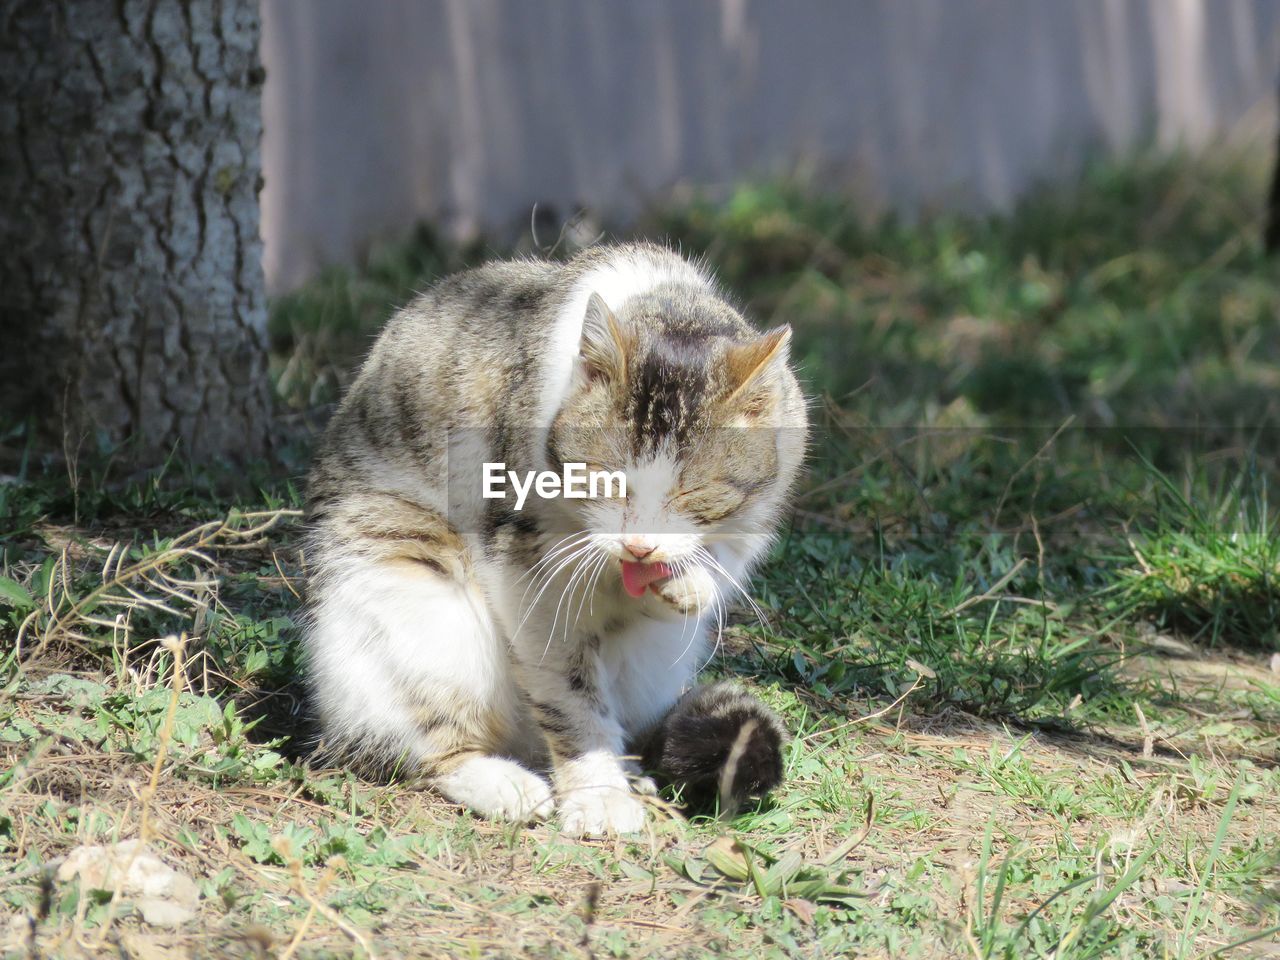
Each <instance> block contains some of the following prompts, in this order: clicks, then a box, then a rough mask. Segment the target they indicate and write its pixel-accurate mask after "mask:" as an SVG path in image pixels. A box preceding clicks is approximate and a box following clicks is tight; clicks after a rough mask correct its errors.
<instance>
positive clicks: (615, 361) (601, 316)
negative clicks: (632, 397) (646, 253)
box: [578, 293, 628, 383]
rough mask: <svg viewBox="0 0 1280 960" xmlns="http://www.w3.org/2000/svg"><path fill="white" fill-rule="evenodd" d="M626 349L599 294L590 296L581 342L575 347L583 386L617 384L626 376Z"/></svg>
mask: <svg viewBox="0 0 1280 960" xmlns="http://www.w3.org/2000/svg"><path fill="white" fill-rule="evenodd" d="M627 347H628V340H627V336H626V334H625V333H624V332H623V330H622V327H621V326H619V324H618V318H617V317H615V316H614V315H613V311H612V310H610V309H609V305H608V304H607V303H605V302H604V298H603V297H601V296H600V294H598V293H593V294H591V297H590V298H589V299H588V300H587V313H586V316H584V317H583V318H582V340H581V342H580V344H579V346H578V363H579V364H580V367H581V372H582V375H583V380H584V382H591V381H593V380H608V381H610V382H612V383H621V382H622V380H623V378H624V377H625V376H626V372H627Z"/></svg>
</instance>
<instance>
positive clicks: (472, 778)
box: [433, 757, 555, 823]
mask: <svg viewBox="0 0 1280 960" xmlns="http://www.w3.org/2000/svg"><path fill="white" fill-rule="evenodd" d="M433 784H434V786H435V788H436V789H437V790H439V791H440V792H441V793H443V794H444V795H445V796H446V797H448V798H449V799H450V800H452V801H454V802H455V803H461V804H463V805H464V806H468V807H470V808H471V809H472V810H474V811H475V812H476V813H478V814H480V815H481V816H482V817H488V818H489V819H491V820H512V821H515V822H517V823H527V822H529V821H531V820H545V819H546V818H547V817H549V816H551V813H552V811H553V810H554V809H555V799H554V798H553V797H552V795H551V787H550V786H549V785H548V783H547V781H546V780H544V779H542V777H540V776H538V775H537V774H536V773H533V772H532V771H530V770H526V769H525V768H524V767H522V766H520V764H518V763H516V762H514V761H512V760H505V759H503V758H502V757H473V758H472V759H470V760H466V761H464V762H463V763H462V764H460V765H459V766H458V767H457V768H456V769H455V770H453V771H451V772H450V773H448V774H445V775H444V776H441V777H437V778H435V780H434V781H433Z"/></svg>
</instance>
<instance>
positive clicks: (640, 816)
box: [560, 787, 646, 837]
mask: <svg viewBox="0 0 1280 960" xmlns="http://www.w3.org/2000/svg"><path fill="white" fill-rule="evenodd" d="M645 817H646V813H645V809H644V802H643V801H642V800H641V799H640V798H639V797H638V796H636V795H635V794H634V793H632V792H631V790H630V789H627V788H620V787H579V788H577V789H576V790H573V791H572V792H570V793H569V794H567V795H566V796H564V797H563V798H562V799H561V801H560V821H561V825H562V826H563V829H564V832H565V833H567V834H570V835H572V836H575V837H601V836H605V835H606V834H620V833H638V832H639V831H640V830H643V829H644V823H645Z"/></svg>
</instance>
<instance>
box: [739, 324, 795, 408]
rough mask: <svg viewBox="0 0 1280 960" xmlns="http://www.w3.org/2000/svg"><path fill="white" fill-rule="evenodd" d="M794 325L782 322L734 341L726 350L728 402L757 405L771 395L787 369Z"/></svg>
mask: <svg viewBox="0 0 1280 960" xmlns="http://www.w3.org/2000/svg"><path fill="white" fill-rule="evenodd" d="M790 343H791V327H790V325H788V324H783V325H782V326H781V327H774V328H773V329H772V330H770V331H769V332H767V333H762V334H761V335H760V336H758V337H756V338H755V339H754V340H749V341H747V342H746V343H735V344H734V345H733V346H731V347H730V348H729V349H728V351H727V352H726V353H725V374H726V376H725V380H726V382H727V384H728V395H727V396H726V398H725V402H726V403H741V404H744V405H746V406H748V407H753V406H758V405H759V403H760V401H761V400H762V399H766V398H767V397H768V396H769V395H771V394H772V393H773V392H774V390H775V389H776V387H777V386H778V384H779V381H780V378H781V374H782V373H783V371H785V370H786V366H787V356H788V352H789V351H788V347H789V346H790Z"/></svg>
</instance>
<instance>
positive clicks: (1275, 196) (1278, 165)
mask: <svg viewBox="0 0 1280 960" xmlns="http://www.w3.org/2000/svg"><path fill="white" fill-rule="evenodd" d="M1277 99H1278V102H1280V98H1277ZM1271 162H1272V168H1271V192H1270V193H1269V194H1268V197H1267V227H1266V230H1265V232H1264V233H1263V235H1262V241H1263V244H1264V245H1265V246H1266V250H1267V253H1272V254H1274V253H1280V131H1277V133H1276V152H1275V156H1274V157H1273V158H1272V161H1271Z"/></svg>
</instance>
